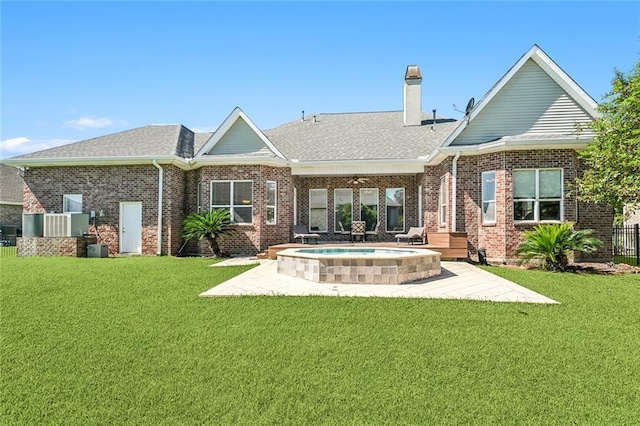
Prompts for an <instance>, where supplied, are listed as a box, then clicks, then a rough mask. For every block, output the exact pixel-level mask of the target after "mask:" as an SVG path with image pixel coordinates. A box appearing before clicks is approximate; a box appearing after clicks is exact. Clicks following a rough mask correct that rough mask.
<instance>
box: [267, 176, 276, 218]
mask: <svg viewBox="0 0 640 426" xmlns="http://www.w3.org/2000/svg"><path fill="white" fill-rule="evenodd" d="M277 188H278V184H277V183H276V182H275V181H272V180H268V181H267V225H275V224H276V223H277V219H276V204H277Z"/></svg>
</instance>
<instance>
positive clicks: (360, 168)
mask: <svg viewBox="0 0 640 426" xmlns="http://www.w3.org/2000/svg"><path fill="white" fill-rule="evenodd" d="M425 164H426V163H425V160H424V159H408V160H401V161H396V162H390V161H389V160H369V161H358V162H354V161H352V160H351V161H350V160H342V161H304V162H296V161H292V162H291V163H290V167H291V174H292V175H297V176H337V175H340V176H344V175H384V174H413V173H422V172H424V166H425Z"/></svg>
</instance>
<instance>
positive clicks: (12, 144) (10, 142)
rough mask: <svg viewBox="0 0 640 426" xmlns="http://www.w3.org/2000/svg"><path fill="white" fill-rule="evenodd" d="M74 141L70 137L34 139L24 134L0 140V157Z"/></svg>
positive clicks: (40, 149)
mask: <svg viewBox="0 0 640 426" xmlns="http://www.w3.org/2000/svg"><path fill="white" fill-rule="evenodd" d="M71 142H74V141H73V140H71V139H36V140H31V139H29V138H26V137H24V136H20V137H18V138H11V139H5V140H3V141H0V158H9V157H15V156H18V155H24V154H29V153H31V152H35V151H42V150H43V149H49V148H55V147H57V146H60V145H66V144H68V143H71Z"/></svg>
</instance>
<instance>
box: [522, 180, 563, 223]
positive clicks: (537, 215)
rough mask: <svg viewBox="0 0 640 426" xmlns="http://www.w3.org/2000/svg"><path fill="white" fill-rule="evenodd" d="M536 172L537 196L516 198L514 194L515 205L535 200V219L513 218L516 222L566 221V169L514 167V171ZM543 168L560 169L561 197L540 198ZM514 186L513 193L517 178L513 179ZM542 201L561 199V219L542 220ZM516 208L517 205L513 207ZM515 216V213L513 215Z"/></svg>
mask: <svg viewBox="0 0 640 426" xmlns="http://www.w3.org/2000/svg"><path fill="white" fill-rule="evenodd" d="M531 170H533V171H534V172H535V189H536V195H535V198H520V199H517V200H516V198H515V195H514V196H513V206H515V203H517V202H523V201H532V202H533V217H534V218H533V220H515V219H514V220H513V222H514V223H562V222H563V221H564V169H563V168H560V167H543V168H539V169H513V172H517V171H531ZM543 170H560V198H542V199H541V198H540V171H543ZM513 182H514V183H513V188H511V192H512V194H513V193H514V190H515V179H514V180H513ZM540 201H559V202H560V219H559V220H540ZM512 208H515V207H512ZM512 216H513V215H512Z"/></svg>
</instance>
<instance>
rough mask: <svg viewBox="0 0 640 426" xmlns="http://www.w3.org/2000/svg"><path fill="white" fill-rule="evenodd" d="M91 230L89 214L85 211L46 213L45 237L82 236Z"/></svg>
mask: <svg viewBox="0 0 640 426" xmlns="http://www.w3.org/2000/svg"><path fill="white" fill-rule="evenodd" d="M88 232H89V215H88V214H85V213H45V215H44V236H45V237H82V236H83V235H85V234H86V233H88Z"/></svg>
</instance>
